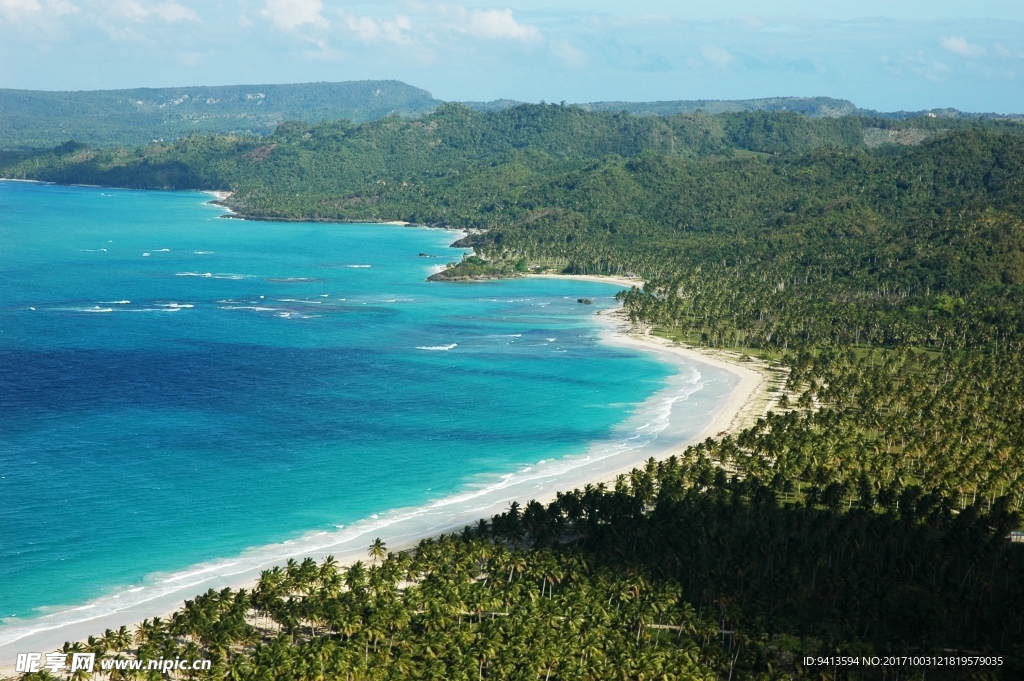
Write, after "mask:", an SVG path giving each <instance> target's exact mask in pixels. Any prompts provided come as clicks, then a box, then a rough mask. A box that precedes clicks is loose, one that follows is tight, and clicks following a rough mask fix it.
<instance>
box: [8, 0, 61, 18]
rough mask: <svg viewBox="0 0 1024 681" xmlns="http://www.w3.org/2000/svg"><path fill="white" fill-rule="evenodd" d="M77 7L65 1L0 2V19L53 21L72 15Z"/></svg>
mask: <svg viewBox="0 0 1024 681" xmlns="http://www.w3.org/2000/svg"><path fill="white" fill-rule="evenodd" d="M77 11H78V7H76V6H75V5H72V4H71V3H70V2H68V1H67V0H48V1H47V2H45V3H42V2H39V0H0V17H3V18H5V19H7V20H8V21H11V22H16V21H21V20H22V19H27V18H33V19H53V18H56V17H59V16H63V15H65V14H74V13H75V12H77Z"/></svg>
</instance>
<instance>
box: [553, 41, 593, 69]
mask: <svg viewBox="0 0 1024 681" xmlns="http://www.w3.org/2000/svg"><path fill="white" fill-rule="evenodd" d="M551 53H552V54H554V55H555V56H556V57H558V58H559V59H561V60H562V61H564V62H565V65H566V66H568V67H569V68H573V69H580V68H583V67H584V66H586V65H587V64H588V63H589V62H590V57H588V56H587V53H586V52H583V51H582V50H578V49H576V48H575V47H573V46H572V45H570V44H569V43H567V42H565V41H559V42H556V43H552V45H551Z"/></svg>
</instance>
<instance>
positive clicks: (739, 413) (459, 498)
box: [0, 275, 771, 678]
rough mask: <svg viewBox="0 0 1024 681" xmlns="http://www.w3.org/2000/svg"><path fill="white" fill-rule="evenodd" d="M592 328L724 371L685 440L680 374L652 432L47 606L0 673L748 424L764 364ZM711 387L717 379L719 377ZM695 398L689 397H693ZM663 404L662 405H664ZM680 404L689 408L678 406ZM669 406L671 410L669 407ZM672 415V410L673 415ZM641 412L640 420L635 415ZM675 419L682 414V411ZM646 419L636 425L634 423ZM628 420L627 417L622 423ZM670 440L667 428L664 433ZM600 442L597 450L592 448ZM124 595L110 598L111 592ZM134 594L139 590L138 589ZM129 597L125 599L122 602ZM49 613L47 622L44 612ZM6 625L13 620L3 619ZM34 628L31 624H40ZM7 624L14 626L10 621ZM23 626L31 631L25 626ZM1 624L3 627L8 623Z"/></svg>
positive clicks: (683, 367) (455, 525) (623, 329)
mask: <svg viewBox="0 0 1024 681" xmlns="http://www.w3.org/2000/svg"><path fill="white" fill-rule="evenodd" d="M533 276H540V277H547V278H561V279H576V280H580V281H597V282H600V283H605V284H615V285H623V286H632V285H635V284H636V283H639V282H638V280H637V281H634V280H630V279H625V278H609V277H596V276H588V275H575V276H574V275H533ZM593 319H594V320H595V321H596V322H597V324H598V326H599V330H600V340H601V343H602V344H604V345H609V346H613V347H624V348H631V349H633V350H637V351H641V352H645V353H651V354H652V355H654V356H655V358H656V359H658V360H659V361H663V362H667V363H669V364H671V365H673V366H674V367H675V368H676V370H677V372H676V375H677V376H680V377H681V376H682V374H683V373H684V372H686V371H689V372H691V373H697V375H698V376H699V375H700V374H703V373H713V372H706V371H705V370H703V369H699V370H695V368H694V365H697V367H701V366H703V367H708V368H710V369H713V370H717V371H718V372H724V373H726V374H728V375H730V376H731V377H732V378H731V379H730V381H731V389H730V390H728V392H727V393H724V394H722V395H719V396H718V397H713V398H712V399H711V400H710V401H708V400H707V399H705V403H703V405H701V404H698V405H696V406H697V407H699V408H701V409H703V412H702V413H703V414H707V415H708V418H707V419H706V420H705V421H704V422H703V423H699V424H695V426H694V429H693V430H694V432H689V433H687V436H686V438H685V439H680V438H678V437H677V438H676V440H675V441H671V442H668V441H665V439H663V440H660V441H659V439H658V436H659V435H660V434H661V433H662V430H664V429H665V428H667V427H668V426H669V422H670V420H671V417H672V414H673V410H672V406H673V405H674V404H675V403H676V401H679V400H682V401H684V402H685V401H686V400H687V399H688V398H689V397H690V396H691V395H697V398H701V397H702V395H701V390H702V389H703V384H701V386H698V387H696V388H693V390H692V391H691V392H680V391H679V388H680V385H681V383H678V382H677V383H676V384H675V386H674V388H673V390H675V391H676V392H675V393H674V394H673V395H669V396H668V397H666V396H665V395H663V393H665V392H666V391H659V392H658V393H656V394H655V395H653V396H652V397H651V398H650V399H649V400H648V401H647V402H645V403H644V405H641V408H638V409H637V411H638V412H644V409H643V407H645V406H646V407H647V410H646V412H644V418H649V417H650V416H651V414H650V413H647V412H654V411H657V410H666V411H665V414H664V420H665V422H664V424H662V426H661V428H662V430H656V431H654V435H653V436H652V437H650V439H649V440H648V441H647V442H643V443H641V444H640V445H638V446H633V447H621V446H619V448H618V449H616V447H615V446H611V444H610V443H592V446H591V447H590V449H588V450H587V451H586V452H584V453H581V454H578V455H572V456H569V457H565V458H564V459H562V460H557V461H556V460H552V461H550V462H545V461H541V462H538V463H536V464H532V465H527V466H526V467H525V468H524V469H522V470H520V471H518V473H515V474H512V473H510V474H507V475H501V476H498V475H493V476H490V479H489V480H488V481H487V482H481V483H479V484H474V483H466V484H464V485H462V486H461V487H460V488H458V489H457V490H455V491H454V492H453V493H452V494H451V495H449V496H447V497H445V498H443V499H439V500H437V501H434V502H431V503H430V504H427V505H425V506H423V507H417V508H399V509H394V510H392V511H389V512H385V513H381V514H380V517H377V516H371V518H367V519H364V520H362V521H359V522H357V523H355V524H353V525H351V526H350V527H348V528H344V529H341V530H340V531H338V532H330V533H328V532H319V533H316V534H308V535H306V536H303V537H299V538H296V539H294V540H289V541H285V542H282V543H279V544H274V545H269V546H264V547H259V548H257V549H253V550H250V551H246V552H243V554H241V555H239V556H233V557H231V558H226V559H220V560H216V561H211V562H209V563H204V564H200V565H194V566H192V567H191V568H188V569H187V571H183V572H178V573H172V574H163V575H151V576H150V579H149V580H147V586H146V589H147V590H146V594H145V597H144V598H142V597H140V598H137V599H133V598H132V596H133V594H127V593H124V592H122V593H115V594H112V595H108V596H105V597H101V598H99V599H96V600H94V601H91V602H89V603H86V604H84V605H78V606H75V607H62V608H54V611H55V612H54V613H53V614H52V615H44V616H42V617H40V618H33V619H32V620H29V621H26V622H25V625H27V626H26V628H25V630H23V632H24V633H22V632H18V633H21V635H20V636H18V638H16V639H14V640H10V639H8V640H6V641H3V642H2V643H0V678H3V677H5V676H7V675H9V674H10V673H11V672H13V669H12V668H11V667H10V666H8V664H5V663H12V662H13V658H14V655H15V653H18V652H26V651H32V652H45V651H49V650H53V649H55V648H57V647H59V646H60V645H61V644H62V643H63V642H64V641H65V640H84V639H85V638H86V637H87V636H89V635H96V634H99V633H101V632H102V631H103V630H104V629H106V628H115V629H116V628H117V627H118V626H120V625H122V624H126V623H128V622H131V623H133V624H132V626H133V627H134V626H135V625H136V624H137V623H139V622H141V621H142V620H143V619H146V618H152V617H154V616H160V617H164V616H166V615H168V614H170V613H172V612H175V611H177V610H178V609H180V607H181V604H182V601H183V600H184V599H186V598H191V597H193V596H194V595H195V594H197V593H201V592H203V591H206V590H207V589H209V588H215V589H219V588H224V587H226V586H230V587H234V588H247V587H251V586H252V585H253V584H254V583H255V582H256V580H257V579H258V577H259V574H260V572H261V571H262V570H264V569H267V568H269V567H272V566H274V565H279V564H282V563H284V562H285V561H286V560H287V559H288V558H290V557H295V558H300V559H301V558H303V557H306V556H312V557H314V558H317V559H322V558H323V557H325V556H326V555H328V554H333V555H334V556H335V558H336V559H337V560H338V562H339V563H340V564H349V563H352V562H355V561H357V560H361V559H365V552H366V549H365V547H366V545H368V544H369V543H370V542H371V541H372V540H373V538H374V537H377V536H380V537H381V538H382V539H384V541H385V542H386V543H387V545H388V548H389V549H390V550H403V549H408V548H411V547H414V546H415V545H416V544H417V543H418V542H419V541H420V540H421V539H423V538H426V537H431V536H436V535H438V534H441V533H447V532H453V531H458V530H460V529H462V528H463V527H464V526H465V525H467V524H472V523H474V522H475V521H476V520H477V519H479V518H488V517H490V516H493V515H495V514H497V513H500V512H502V511H504V510H506V509H507V507H508V504H509V503H510V502H511V501H513V500H518V501H519V502H520V503H525V502H526V501H528V500H530V499H536V500H538V501H542V502H545V503H546V502H549V501H550V500H553V499H554V498H555V497H556V495H557V493H558V492H561V491H567V490H572V489H576V488H581V487H583V486H585V485H586V484H596V483H600V482H605V483H607V482H610V481H613V480H614V479H615V477H616V476H618V475H620V474H623V473H628V472H629V471H631V470H632V469H634V468H636V467H638V466H642V465H643V463H644V462H645V461H646V460H647V459H649V458H651V457H654V458H656V459H663V458H667V457H669V456H672V455H673V454H676V453H679V452H680V451H682V450H683V449H685V447H687V446H689V445H691V444H693V443H694V442H699V441H702V440H703V439H705V438H706V437H713V436H715V435H716V434H720V433H722V432H723V431H729V432H731V431H735V430H738V429H741V428H743V427H745V426H746V425H749V423H751V422H752V421H753V420H756V418H757V417H759V416H760V415H761V414H762V413H763V411H764V409H765V408H766V406H767V400H766V399H765V396H766V394H767V392H766V391H767V389H768V387H769V384H770V383H771V372H770V371H769V370H768V369H767V367H766V366H764V365H758V364H757V363H753V362H746V363H741V362H740V361H739V357H738V356H735V357H732V356H729V355H725V354H722V353H711V352H704V351H700V350H697V349H692V348H684V347H680V346H676V345H674V344H672V343H670V342H669V341H665V340H663V339H660V338H657V337H653V336H650V335H646V334H637V333H632V332H631V331H632V330H631V329H630V328H629V324H628V322H627V320H626V319H625V317H624V315H623V314H622V312H621V308H614V309H610V310H603V311H600V312H598V313H597V314H596V315H594V316H593ZM718 386H719V388H722V387H724V384H723V383H722V381H719V383H718ZM698 402H699V399H698ZM665 405H667V408H666V406H665ZM681 412H687V415H689V410H688V409H684V410H680V413H681ZM677 415H678V414H677ZM681 418H682V417H681ZM641 420H642V419H641ZM684 420H685V419H684ZM646 425H647V424H645V425H644V426H641V427H639V428H636V431H638V432H639V431H641V430H642V429H643V428H644V427H646ZM633 426H636V423H633V424H632V426H631V427H633ZM666 439H668V440H671V439H672V438H671V436H669V437H668V438H666ZM602 448H603V449H602ZM122 596H125V598H124V600H122V601H120V602H118V601H117V600H116V599H119V598H121V597H122ZM140 596H141V595H140ZM129 600H132V601H133V602H131V603H127V602H126V601H129ZM49 617H52V618H54V619H52V620H51V621H50V622H49V623H48V622H46V620H47V619H48V618H49ZM7 624H15V623H13V622H7ZM47 625H50V626H49V628H42V629H40V628H39V627H40V626H42V627H47ZM15 626H17V625H16V624H15ZM28 629H32V630H33V631H31V632H29V631H26V630H28ZM8 633H11V632H8Z"/></svg>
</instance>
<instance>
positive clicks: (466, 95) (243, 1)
mask: <svg viewBox="0 0 1024 681" xmlns="http://www.w3.org/2000/svg"><path fill="white" fill-rule="evenodd" d="M366 79H396V80H401V81H405V82H407V83H409V84H411V85H415V86H418V87H422V88H425V89H427V90H429V91H430V92H432V93H433V94H434V96H435V97H438V98H440V99H445V100H459V101H467V100H474V101H487V100H492V99H499V98H508V99H517V100H523V101H533V102H536V101H541V100H545V101H549V102H559V101H566V102H593V101H651V100H674V99H747V98H757V97H771V96H829V97H837V98H841V99H849V100H852V101H853V102H855V103H856V104H857V105H859V106H862V107H865V108H871V109H878V110H882V111H896V110H908V111H911V110H922V109H934V108H945V107H955V108H958V109H961V110H964V111H979V112H997V113H1021V112H1024V0H1012V1H1010V0H973V1H972V2H966V1H964V0H959V1H952V0H927V1H926V0H858V1H856V2H851V1H848V0H839V1H829V0H761V1H759V2H754V1H751V0H717V1H715V0H703V1H702V2H695V1H693V0H676V1H674V2H672V1H669V0H629V1H628V2H627V1H624V0H595V1H592V2H580V1H577V0H508V1H507V2H500V0H499V4H486V3H484V4H459V3H457V2H434V1H428V0H377V1H376V2H365V1H363V0H0V88H24V89H35V90H93V89H109V88H124V87H164V86H184V85H230V84H250V83H252V84H262V83H296V82H310V81H344V80H366Z"/></svg>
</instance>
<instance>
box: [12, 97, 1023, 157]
mask: <svg viewBox="0 0 1024 681" xmlns="http://www.w3.org/2000/svg"><path fill="white" fill-rule="evenodd" d="M444 103H445V102H444V101H443V100H440V99H437V98H435V97H434V96H433V94H431V93H430V92H428V91H427V90H424V89H422V88H417V87H414V86H412V85H408V84H406V83H404V82H401V81H397V80H362V81H342V82H311V83H291V84H250V85H245V84H243V85H217V86H205V85H197V86H182V87H169V88H127V89H117V90H78V91H45V90H16V89H0V149H33V148H35V149H40V148H49V147H54V146H57V145H59V144H62V143H64V142H66V141H68V140H71V139H73V140H75V141H78V142H83V143H87V144H90V145H94V146H118V145H140V144H147V143H150V142H153V141H172V140H175V139H179V138H181V137H183V136H185V135H189V134H193V133H197V132H198V133H221V134H249V135H260V136H266V135H269V134H271V133H272V132H273V131H274V129H275V128H276V127H277V126H278V125H279V124H280V123H282V122H284V121H286V120H301V121H303V122H306V123H316V122H318V121H321V120H340V119H347V120H350V121H352V122H353V123H364V122H368V121H373V120H379V119H381V118H385V117H387V116H393V115H397V116H401V117H406V118H409V117H418V116H422V115H425V114H428V113H431V112H433V111H436V110H437V108H438V107H439V106H441V105H442V104H444ZM461 103H462V104H464V105H465V106H467V107H469V108H471V109H474V110H477V111H484V112H487V111H500V110H503V109H508V108H512V107H515V106H519V105H522V104H525V103H526V102H520V101H518V100H512V99H497V100H492V101H489V102H480V101H467V102H461ZM575 106H579V107H580V108H582V109H584V110H586V111H592V112H615V113H617V112H620V111H626V112H629V113H630V114H633V115H636V116H670V115H676V114H682V113H695V112H696V111H698V110H699V111H703V112H705V113H710V114H716V113H744V112H754V111H767V112H793V113H799V114H802V115H806V116H810V117H814V118H835V117H841V116H846V115H859V116H868V117H872V118H879V119H893V120H903V119H906V118H913V117H921V116H928V117H933V118H949V119H963V118H968V119H970V118H975V119H977V118H991V119H1014V120H1015V119H1020V116H1002V115H999V114H986V113H965V112H961V111H958V110H956V109H950V108H946V109H933V110H930V111H913V112H907V111H899V112H879V111H875V110H871V109H862V108H860V107H858V106H857V105H856V104H854V103H853V102H851V101H849V100H845V99H836V98H832V97H768V98H760V99H739V100H721V99H693V100H664V101H651V102H626V101H603V102H583V103H578V104H575Z"/></svg>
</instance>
